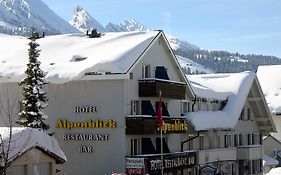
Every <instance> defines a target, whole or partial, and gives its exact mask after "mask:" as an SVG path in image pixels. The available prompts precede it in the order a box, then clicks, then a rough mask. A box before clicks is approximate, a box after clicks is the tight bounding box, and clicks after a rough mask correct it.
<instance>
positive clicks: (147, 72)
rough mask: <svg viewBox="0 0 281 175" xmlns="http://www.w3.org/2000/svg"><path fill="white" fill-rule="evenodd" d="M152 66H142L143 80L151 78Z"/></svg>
mask: <svg viewBox="0 0 281 175" xmlns="http://www.w3.org/2000/svg"><path fill="white" fill-rule="evenodd" d="M150 77H151V76H150V65H147V64H145V65H143V66H142V78H150Z"/></svg>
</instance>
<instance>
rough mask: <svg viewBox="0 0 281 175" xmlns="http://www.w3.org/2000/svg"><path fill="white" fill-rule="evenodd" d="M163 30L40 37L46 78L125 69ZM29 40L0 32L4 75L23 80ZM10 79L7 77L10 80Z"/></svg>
mask: <svg viewBox="0 0 281 175" xmlns="http://www.w3.org/2000/svg"><path fill="white" fill-rule="evenodd" d="M158 33H159V31H150V32H118V33H106V34H105V35H103V36H101V37H100V38H89V37H87V36H85V35H79V34H68V35H53V36H48V37H45V38H41V39H38V40H37V43H38V44H39V45H40V46H39V47H38V49H40V50H42V51H41V52H40V56H39V58H38V60H39V61H41V63H42V64H41V68H42V69H43V70H44V71H45V72H46V73H47V75H46V78H47V80H48V81H50V82H53V83H63V82H66V81H69V80H72V79H79V78H81V77H82V76H84V74H85V72H98V73H102V74H105V73H106V72H111V73H125V72H126V71H127V70H128V69H129V68H130V66H131V65H132V64H133V63H134V62H135V61H136V60H137V58H138V57H139V56H140V55H141V53H142V52H143V50H145V48H146V47H148V45H149V44H150V43H151V42H152V41H153V39H154V38H155V37H156V36H157V34H158ZM28 42H29V40H28V39H26V38H24V37H19V36H9V35H4V34H0V47H1V48H5V49H2V50H1V55H0V77H2V78H7V77H11V78H8V79H10V81H20V80H21V79H22V78H23V76H24V71H25V70H26V64H27V62H28V52H27V50H28V45H27V44H28ZM6 81H7V80H6Z"/></svg>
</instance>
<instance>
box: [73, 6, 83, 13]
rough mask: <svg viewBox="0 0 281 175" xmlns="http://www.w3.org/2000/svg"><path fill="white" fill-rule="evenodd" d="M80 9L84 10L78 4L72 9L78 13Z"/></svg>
mask: <svg viewBox="0 0 281 175" xmlns="http://www.w3.org/2000/svg"><path fill="white" fill-rule="evenodd" d="M81 11H84V9H83V8H82V7H81V6H79V5H77V6H76V8H75V9H74V13H78V12H81Z"/></svg>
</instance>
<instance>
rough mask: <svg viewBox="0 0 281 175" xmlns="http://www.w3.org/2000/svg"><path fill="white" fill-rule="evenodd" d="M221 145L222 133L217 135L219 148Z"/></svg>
mask: <svg viewBox="0 0 281 175" xmlns="http://www.w3.org/2000/svg"><path fill="white" fill-rule="evenodd" d="M220 147H221V135H219V134H218V135H217V148H220Z"/></svg>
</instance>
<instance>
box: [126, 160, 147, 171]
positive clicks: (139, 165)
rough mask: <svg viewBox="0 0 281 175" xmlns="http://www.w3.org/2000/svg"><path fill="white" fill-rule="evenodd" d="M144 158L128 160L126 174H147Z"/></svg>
mask: <svg viewBox="0 0 281 175" xmlns="http://www.w3.org/2000/svg"><path fill="white" fill-rule="evenodd" d="M144 167H145V166H144V158H126V174H127V175H142V174H144V172H145V169H144Z"/></svg>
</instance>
